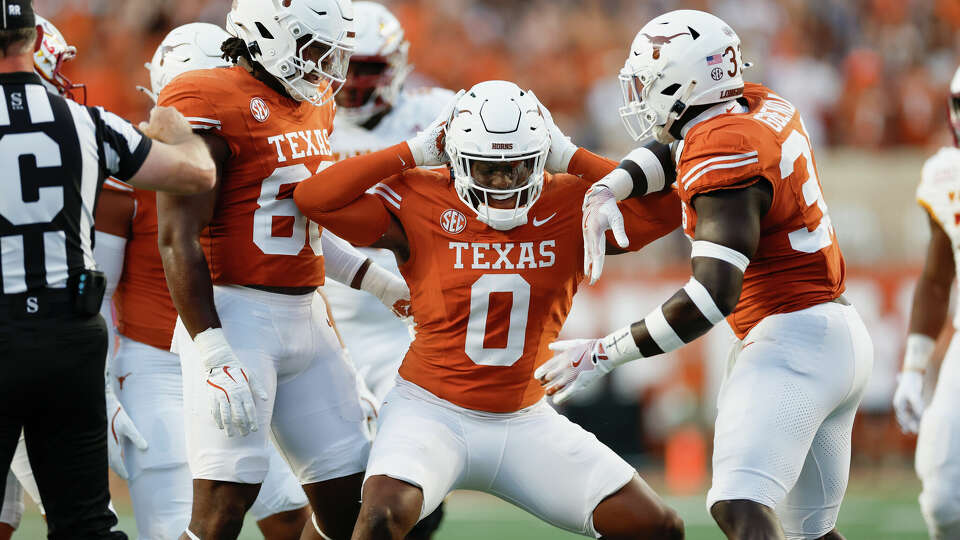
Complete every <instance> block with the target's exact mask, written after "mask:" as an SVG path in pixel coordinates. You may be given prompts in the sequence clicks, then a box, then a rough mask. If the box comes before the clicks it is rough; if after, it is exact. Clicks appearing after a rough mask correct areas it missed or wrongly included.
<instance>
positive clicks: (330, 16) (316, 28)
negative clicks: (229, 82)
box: [227, 0, 356, 105]
mask: <svg viewBox="0 0 960 540" xmlns="http://www.w3.org/2000/svg"><path fill="white" fill-rule="evenodd" d="M227 31H229V32H230V33H231V34H232V35H234V36H236V37H238V38H240V39H242V40H243V41H244V42H245V43H246V44H247V49H248V50H249V51H250V56H251V58H253V60H254V61H256V62H259V63H260V64H261V65H262V66H263V67H264V69H266V70H267V72H268V73H270V74H271V75H273V76H274V77H275V78H276V79H277V81H279V82H280V83H281V84H282V85H283V86H284V88H286V89H287V91H288V92H289V93H290V96H291V97H293V98H294V99H296V100H298V101H307V102H309V103H312V104H313V105H323V104H324V103H327V102H328V101H330V100H331V99H333V97H334V96H335V95H336V94H337V92H338V91H339V90H340V87H341V86H343V82H344V81H345V80H346V78H347V66H348V65H349V63H350V55H351V53H353V48H354V42H355V37H356V33H355V32H354V28H353V7H352V6H351V4H350V0H234V2H233V9H232V10H231V11H230V13H229V14H228V15H227Z"/></svg>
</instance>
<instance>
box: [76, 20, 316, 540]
mask: <svg viewBox="0 0 960 540" xmlns="http://www.w3.org/2000/svg"><path fill="white" fill-rule="evenodd" d="M229 37H230V35H229V34H227V33H226V32H225V31H224V30H223V29H222V28H220V27H218V26H216V25H213V24H206V23H192V24H187V25H184V26H181V27H179V28H176V29H174V30H173V31H171V32H170V33H169V34H168V35H167V36H166V37H165V38H164V40H163V41H162V42H161V43H160V45H159V47H158V48H157V51H156V53H155V54H154V56H153V59H152V60H151V62H150V63H149V64H147V67H148V68H149V70H150V82H151V87H152V91H151V92H150V94H152V95H155V94H157V93H160V91H161V90H162V89H163V87H164V86H165V85H166V84H167V83H169V82H170V81H171V80H173V78H174V77H176V76H177V75H179V74H181V73H184V72H187V71H191V70H195V69H209V68H215V67H226V66H227V65H228V64H227V62H226V61H225V60H223V59H222V58H221V54H222V53H221V51H220V46H221V44H222V43H223V41H224V40H225V39H228V38H229ZM96 227H97V243H96V250H95V257H96V259H97V263H98V265H99V266H100V268H101V269H102V270H103V271H104V273H105V274H106V276H107V295H106V296H105V301H104V310H105V311H106V313H104V317H105V318H107V320H110V321H114V323H115V325H116V328H115V331H116V333H117V336H116V337H117V341H118V347H117V353H116V355H115V356H108V358H110V364H111V371H112V372H113V374H114V377H112V378H111V379H112V380H111V381H110V383H112V384H110V383H108V389H109V390H110V392H108V395H110V396H113V395H114V392H113V388H115V389H116V396H118V397H119V401H118V400H117V397H114V398H113V402H114V403H115V405H114V407H112V408H108V418H110V419H111V431H110V432H109V434H108V435H109V437H108V439H109V442H110V443H111V450H112V453H111V456H110V458H111V467H113V469H114V470H115V471H117V474H119V475H120V476H121V477H122V478H124V479H126V480H127V485H128V487H129V488H130V496H131V499H132V503H133V511H134V516H135V517H136V522H137V530H138V532H139V535H140V537H141V538H157V539H174V538H177V537H179V536H180V533H181V532H183V530H184V529H185V528H186V527H187V524H188V522H189V520H190V508H191V500H192V491H193V485H192V484H193V482H192V479H191V475H190V469H189V466H188V465H187V449H186V445H185V444H184V440H183V431H184V409H183V384H182V380H181V370H180V360H179V359H178V358H177V356H176V355H174V354H172V353H171V352H170V350H169V349H170V343H171V341H172V338H173V329H174V326H175V325H176V320H177V311H176V309H175V308H174V306H173V301H172V300H171V299H170V293H169V291H168V290H167V282H166V280H165V278H164V273H163V265H162V262H161V260H160V252H159V251H158V249H157V210H156V197H155V196H154V195H153V193H152V192H149V191H144V190H140V189H133V188H130V187H128V186H126V185H124V184H120V183H118V182H111V181H108V182H107V183H105V185H104V191H103V193H102V195H101V197H100V202H99V205H98V207H97V216H96ZM114 290H116V294H113V291H114ZM111 296H112V298H113V300H114V302H113V303H111V302H110V300H111ZM111 307H115V308H116V309H115V310H114V311H113V313H111ZM110 327H111V328H113V326H112V325H110ZM121 403H122V404H123V406H121ZM127 413H129V417H128V416H127ZM127 422H129V423H130V425H131V426H132V425H133V424H134V423H135V424H136V425H137V426H141V427H142V428H143V430H144V433H143V435H145V436H146V439H147V440H148V441H149V443H150V446H149V447H147V446H146V444H145V442H144V444H143V445H142V446H135V445H134V444H133V443H132V442H127V441H125V440H124V433H123V431H122V429H123V428H124V425H125V424H126V423H127ZM134 429H135V428H134ZM136 437H138V438H140V439H143V437H142V436H141V435H140V433H139V431H138V432H137V433H136ZM127 438H129V439H131V441H135V440H136V439H134V438H132V437H129V436H127ZM117 446H120V447H121V448H122V450H123V451H122V452H121V451H120V449H116V448H115V447H117ZM267 449H268V451H269V454H270V465H269V469H268V472H267V475H266V477H265V479H264V482H263V486H262V487H261V489H260V492H259V494H258V495H257V499H256V501H255V502H254V504H253V506H252V507H251V508H250V514H251V515H252V516H253V518H254V519H255V520H256V521H257V526H258V527H259V528H260V530H261V531H262V532H263V534H264V537H265V538H267V539H268V540H284V539H288V540H296V539H299V538H300V536H301V531H302V530H303V526H304V524H305V523H306V520H307V518H308V517H309V512H307V511H306V506H307V499H306V496H305V495H304V493H303V490H302V489H301V487H300V484H299V482H297V479H296V478H294V476H293V473H292V472H291V471H290V467H289V466H288V465H287V463H286V462H285V461H284V460H283V458H282V457H281V456H280V454H279V452H278V451H277V449H276V448H275V447H274V445H273V444H270V445H268V448H267Z"/></svg>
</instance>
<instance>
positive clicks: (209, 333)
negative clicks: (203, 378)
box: [193, 328, 233, 371]
mask: <svg viewBox="0 0 960 540" xmlns="http://www.w3.org/2000/svg"><path fill="white" fill-rule="evenodd" d="M193 342H194V343H195V344H196V345H197V348H198V349H200V358H201V359H202V360H203V367H204V368H205V369H206V370H207V371H209V370H211V369H213V368H215V367H219V366H223V365H226V364H227V363H228V362H229V361H230V360H231V359H232V358H233V350H232V349H231V348H230V344H229V343H227V338H226V336H224V335H223V329H222V328H207V329H206V330H204V331H203V332H200V333H199V334H197V335H196V336H194V338H193Z"/></svg>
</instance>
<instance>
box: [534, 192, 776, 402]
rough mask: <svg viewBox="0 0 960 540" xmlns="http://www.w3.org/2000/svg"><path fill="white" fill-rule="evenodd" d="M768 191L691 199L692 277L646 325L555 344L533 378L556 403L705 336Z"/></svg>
mask: <svg viewBox="0 0 960 540" xmlns="http://www.w3.org/2000/svg"><path fill="white" fill-rule="evenodd" d="M771 200H772V189H771V187H770V185H769V184H768V183H767V182H766V181H765V180H760V181H758V182H756V183H754V184H753V185H751V186H749V187H746V188H742V189H737V190H728V191H716V192H711V193H706V194H702V195H698V196H696V197H695V198H694V199H693V206H694V209H695V210H696V212H697V227H696V231H695V235H694V236H695V240H694V243H693V251H692V253H691V264H692V267H693V277H692V278H691V279H690V281H689V282H687V284H686V285H685V286H684V287H683V288H682V289H680V290H679V291H677V292H676V294H674V295H673V296H672V297H670V299H669V300H667V301H666V302H664V303H663V304H662V305H660V306H658V307H657V308H656V309H654V310H653V311H652V312H651V313H650V314H649V315H647V316H646V317H645V318H644V319H643V320H641V321H638V322H635V323H633V324H632V325H630V326H627V327H624V328H621V329H619V330H617V331H615V332H613V333H611V334H609V335H607V336H606V337H603V338H600V339H586V340H584V339H578V340H568V341H558V342H555V343H552V344H551V345H550V348H551V349H552V350H554V351H556V352H557V353H558V354H557V355H556V356H554V357H553V358H552V359H551V360H549V361H548V362H546V363H545V364H544V365H542V366H540V368H538V369H537V371H536V373H535V374H534V376H535V377H536V378H537V379H538V380H539V381H540V383H541V384H542V385H543V386H544V387H546V391H547V394H548V395H552V396H554V402H556V403H562V402H563V401H565V400H566V399H568V398H569V397H570V396H571V395H573V394H574V393H576V392H577V391H579V390H581V389H583V388H586V387H587V386H589V385H590V384H591V383H592V382H593V381H595V380H596V379H598V378H600V377H601V376H603V375H605V374H607V373H609V372H610V371H612V370H613V369H614V368H615V367H617V366H619V365H621V364H624V363H626V362H629V361H630V360H635V359H638V358H646V357H650V356H656V355H659V354H663V353H666V352H670V351H672V350H675V349H677V348H679V347H681V346H683V345H684V344H686V343H690V342H691V341H693V340H695V339H696V338H698V337H700V336H702V335H703V334H705V333H707V331H708V330H710V328H712V327H713V326H714V325H716V324H717V323H719V322H720V321H722V320H723V319H724V317H726V316H727V315H729V314H730V313H732V312H733V310H734V308H735V307H736V304H737V302H738V301H739V299H740V292H741V289H742V286H743V273H744V271H745V270H746V268H747V265H748V264H749V262H750V257H752V256H753V255H754V253H755V252H756V249H757V245H758V243H759V241H760V221H761V219H762V218H763V216H764V215H765V214H766V213H767V210H769V208H770V203H771Z"/></svg>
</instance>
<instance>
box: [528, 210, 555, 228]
mask: <svg viewBox="0 0 960 540" xmlns="http://www.w3.org/2000/svg"><path fill="white" fill-rule="evenodd" d="M556 215H557V213H556V212H554V213H553V214H552V215H551V216H550V217H548V218H547V219H544V220H539V219H537V218H533V226H534V227H539V226H541V225H543V224H544V223H546V222H548V221H550V220H551V219H553V218H554V216H556Z"/></svg>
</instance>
